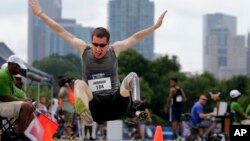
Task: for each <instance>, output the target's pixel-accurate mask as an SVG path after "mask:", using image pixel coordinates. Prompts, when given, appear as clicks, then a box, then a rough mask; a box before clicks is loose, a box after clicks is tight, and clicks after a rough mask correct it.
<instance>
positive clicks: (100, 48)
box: [92, 36, 109, 59]
mask: <svg viewBox="0 0 250 141" xmlns="http://www.w3.org/2000/svg"><path fill="white" fill-rule="evenodd" d="M108 45H109V42H108V41H107V38H106V37H102V38H99V37H96V36H93V39H92V52H93V55H94V56H95V58H96V59H101V58H103V56H104V55H105V54H106V53H107V50H108Z"/></svg>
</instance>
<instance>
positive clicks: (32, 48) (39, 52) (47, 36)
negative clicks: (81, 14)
mask: <svg viewBox="0 0 250 141" xmlns="http://www.w3.org/2000/svg"><path fill="white" fill-rule="evenodd" d="M39 2H40V5H41V8H42V9H43V12H44V13H46V14H47V15H48V16H50V17H51V18H53V19H54V20H55V21H56V22H58V23H59V24H60V25H61V26H63V27H64V28H65V29H66V30H67V31H69V32H70V33H72V34H74V35H76V36H77V37H78V38H81V39H83V40H85V41H86V42H89V41H90V35H91V32H92V30H93V28H92V27H82V26H81V25H80V24H77V23H76V21H75V20H74V19H63V18H62V2H61V0H42V1H39ZM28 17H29V23H28V24H29V27H28V64H30V65H31V64H32V63H33V62H34V61H37V60H41V59H43V58H44V57H48V56H50V55H52V54H59V55H66V54H76V55H78V53H77V51H76V50H75V49H74V48H72V47H70V46H69V44H67V43H66V42H64V41H63V40H62V39H60V38H59V37H58V36H57V35H56V34H55V33H54V32H53V31H52V30H51V29H49V27H48V26H47V25H46V24H45V23H44V22H43V21H41V20H40V19H39V18H38V17H37V16H35V15H34V14H33V13H32V11H31V9H30V8H29V16H28Z"/></svg>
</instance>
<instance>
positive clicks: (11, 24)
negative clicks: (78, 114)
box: [0, 0, 250, 72]
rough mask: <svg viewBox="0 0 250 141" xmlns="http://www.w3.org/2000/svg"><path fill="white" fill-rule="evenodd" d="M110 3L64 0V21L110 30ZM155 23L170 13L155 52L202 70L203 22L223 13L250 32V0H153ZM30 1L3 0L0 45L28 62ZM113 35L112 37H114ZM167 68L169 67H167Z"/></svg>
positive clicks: (243, 32)
mask: <svg viewBox="0 0 250 141" xmlns="http://www.w3.org/2000/svg"><path fill="white" fill-rule="evenodd" d="M108 1H109V0H63V11H62V17H63V18H71V19H72V18H73V19H76V20H77V23H79V24H82V25H83V26H91V27H98V26H103V27H107V21H108V19H107V17H108V15H107V5H108ZM150 1H153V2H154V5H155V20H157V18H158V17H159V16H160V15H161V13H162V12H163V11H165V10H168V13H167V14H166V16H165V18H164V21H163V24H162V26H161V27H160V28H159V29H157V30H156V31H155V32H154V35H155V51H154V52H155V53H159V54H162V55H166V54H167V55H169V56H172V55H176V56H177V57H178V59H179V62H180V64H181V70H182V71H191V72H201V71H202V24H203V22H202V19H203V16H204V15H205V14H215V13H222V14H226V15H232V16H236V17H237V33H238V34H239V35H247V33H248V31H250V18H249V15H248V13H250V1H249V0H150ZM27 28H28V0H1V1H0V42H4V43H5V44H6V45H7V46H9V47H10V49H11V50H12V51H13V52H14V53H15V54H17V55H19V56H20V57H21V58H22V59H23V60H24V61H26V62H27V40H28V39H27V31H28V30H27ZM111 36H112V35H111ZM166 67H167V66H166Z"/></svg>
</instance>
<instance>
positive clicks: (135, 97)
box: [124, 72, 148, 124]
mask: <svg viewBox="0 0 250 141" xmlns="http://www.w3.org/2000/svg"><path fill="white" fill-rule="evenodd" d="M124 82H125V83H124V86H125V88H126V89H128V90H129V91H130V98H131V99H130V107H129V111H128V118H129V119H126V120H125V121H126V122H127V123H130V124H137V123H138V122H140V121H142V120H144V119H146V118H147V116H148V115H147V113H146V112H145V111H144V110H145V109H143V108H141V107H140V106H141V104H142V103H141V95H140V83H139V78H138V76H137V74H136V73H134V72H131V73H130V74H129V75H128V76H127V77H126V78H125V79H124ZM137 112H138V113H139V114H138V115H136V113H137Z"/></svg>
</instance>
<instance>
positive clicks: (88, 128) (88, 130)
mask: <svg viewBox="0 0 250 141" xmlns="http://www.w3.org/2000/svg"><path fill="white" fill-rule="evenodd" d="M93 124H94V122H93V123H91V124H85V125H84V139H85V140H91V141H92V140H94V138H93V136H92V132H93ZM88 134H89V139H88V138H87V136H88Z"/></svg>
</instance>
